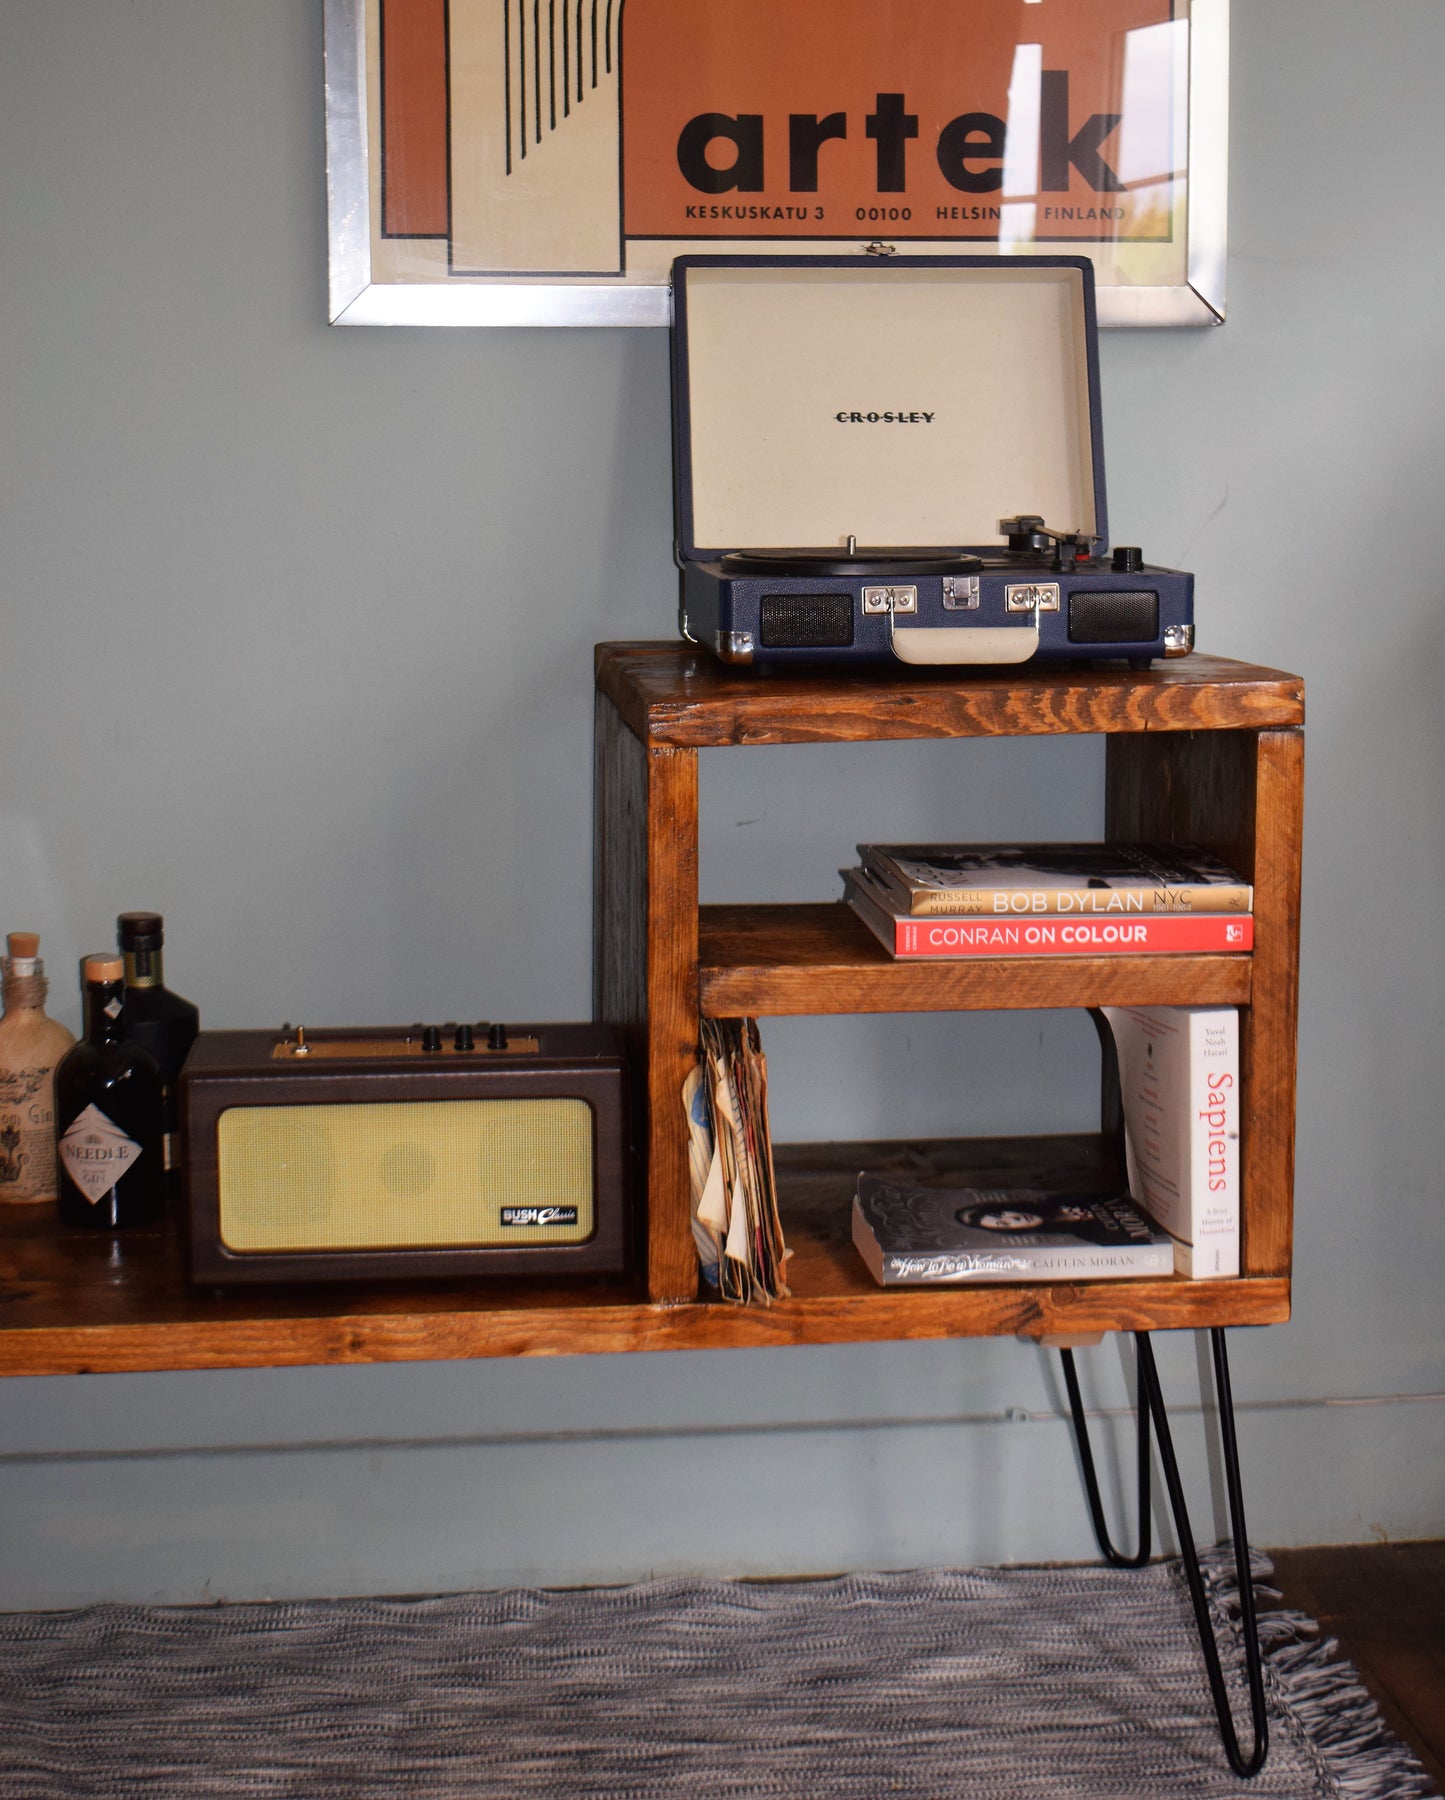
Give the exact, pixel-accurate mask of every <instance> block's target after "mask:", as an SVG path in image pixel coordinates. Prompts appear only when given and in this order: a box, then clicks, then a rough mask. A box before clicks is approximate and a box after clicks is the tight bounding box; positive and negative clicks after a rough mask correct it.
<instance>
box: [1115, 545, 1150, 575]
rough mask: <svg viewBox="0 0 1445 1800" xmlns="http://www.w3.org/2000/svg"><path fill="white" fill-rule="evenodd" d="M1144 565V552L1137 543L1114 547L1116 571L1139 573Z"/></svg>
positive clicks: (1126, 573) (1124, 573)
mask: <svg viewBox="0 0 1445 1800" xmlns="http://www.w3.org/2000/svg"><path fill="white" fill-rule="evenodd" d="M1143 567H1144V552H1143V551H1142V550H1141V549H1140V548H1139V546H1138V545H1137V544H1118V545H1116V546H1115V548H1114V573H1115V574H1116V575H1137V574H1138V573H1139V571H1140V569H1142V568H1143Z"/></svg>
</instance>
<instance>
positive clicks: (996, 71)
mask: <svg viewBox="0 0 1445 1800" xmlns="http://www.w3.org/2000/svg"><path fill="white" fill-rule="evenodd" d="M339 5H340V0H328V6H329V7H331V8H332V9H333V10H335V9H337V8H338V7H339ZM1226 6H1227V0H445V4H443V0H365V16H364V24H363V26H362V27H361V30H362V37H363V41H362V43H361V45H360V54H359V62H360V65H361V70H362V73H361V75H360V89H361V101H360V105H361V109H362V118H361V121H360V123H361V131H360V134H359V135H360V136H361V138H362V139H363V140H364V143H365V169H366V172H365V176H364V182H365V192H366V194H367V196H368V200H369V204H368V208H367V219H368V221H369V223H368V225H367V249H368V254H369V262H368V265H367V274H368V277H369V279H370V281H371V282H373V283H388V282H389V283H398V284H405V283H412V282H419V281H420V282H441V283H444V284H453V283H456V284H461V283H466V282H484V281H493V282H495V281H498V280H506V279H508V278H522V279H524V280H526V279H530V280H534V281H562V282H566V281H569V280H570V281H589V282H593V283H596V282H599V281H601V282H610V283H612V284H615V285H619V286H621V285H626V284H634V285H643V284H665V283H666V281H667V278H668V272H669V270H670V267H671V263H672V260H673V258H674V257H675V256H677V255H679V254H683V253H685V252H687V251H689V250H697V249H731V250H735V251H738V252H742V253H746V252H748V251H751V250H757V251H769V252H774V253H776V252H778V251H784V250H789V249H795V250H797V251H799V252H800V253H807V252H808V251H809V250H812V251H815V252H821V251H824V250H829V249H832V250H836V249H838V248H839V247H847V246H854V247H860V248H861V247H862V246H864V245H867V244H869V243H871V242H873V241H874V240H881V241H883V242H885V243H888V244H893V245H896V246H898V247H899V248H900V249H908V250H910V251H913V252H915V253H923V254H940V255H942V254H948V253H949V252H950V251H957V252H960V253H971V254H977V253H979V252H981V251H982V252H997V253H998V254H1004V255H1007V254H1019V253H1027V252H1028V251H1030V250H1033V249H1039V250H1048V249H1049V248H1057V249H1062V250H1069V251H1084V252H1085V253H1087V254H1088V255H1090V256H1091V257H1092V258H1093V259H1094V262H1095V267H1096V271H1097V273H1098V278H1099V281H1100V283H1101V284H1102V285H1104V286H1107V285H1110V284H1115V285H1125V286H1127V285H1132V286H1136V287H1141V288H1144V287H1152V288H1155V289H1159V288H1166V287H1170V286H1178V285H1180V284H1183V283H1185V282H1186V281H1188V280H1190V279H1192V278H1193V277H1192V274H1191V270H1190V232H1191V229H1192V228H1193V227H1192V219H1191V205H1192V203H1193V200H1194V198H1195V196H1194V194H1193V193H1192V192H1191V171H1190V168H1189V161H1190V143H1191V136H1190V132H1191V117H1190V107H1191V97H1192V91H1193V90H1192V89H1191V80H1192V69H1191V65H1192V61H1193V59H1194V58H1195V55H1196V49H1195V44H1194V42H1193V40H1192V37H1191V33H1192V30H1193V13H1194V11H1196V10H1199V11H1202V10H1203V9H1205V8H1206V7H1208V8H1211V9H1212V10H1213V13H1214V14H1215V15H1217V16H1218V18H1219V19H1220V20H1221V21H1223V19H1224V17H1225V13H1224V9H1225V7H1226ZM328 29H330V28H328ZM1215 37H1216V40H1217V41H1218V42H1220V43H1222V44H1223V45H1224V46H1225V47H1226V48H1227V34H1226V33H1225V32H1224V31H1223V30H1220V31H1217V32H1216V33H1215ZM1216 54H1217V53H1216ZM1220 66H1221V67H1222V63H1221V65H1220ZM1221 116H1222V108H1221ZM1222 182H1223V174H1222V165H1221V169H1220V172H1219V173H1218V175H1217V176H1216V177H1215V178H1214V180H1213V187H1212V189H1211V192H1210V199H1211V206H1212V209H1213V212H1214V213H1215V214H1217V215H1218V216H1219V218H1220V219H1221V221H1222V193H1223V188H1222ZM1221 254H1222V253H1221Z"/></svg>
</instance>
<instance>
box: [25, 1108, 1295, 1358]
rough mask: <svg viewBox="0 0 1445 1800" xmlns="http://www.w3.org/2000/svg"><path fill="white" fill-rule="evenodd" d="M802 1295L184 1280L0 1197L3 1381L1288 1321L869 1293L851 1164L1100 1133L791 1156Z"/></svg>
mask: <svg viewBox="0 0 1445 1800" xmlns="http://www.w3.org/2000/svg"><path fill="white" fill-rule="evenodd" d="M777 1167H778V1181H779V1191H780V1196H781V1208H782V1213H783V1226H784V1234H785V1237H786V1239H787V1242H788V1244H789V1247H790V1248H791V1249H792V1251H793V1256H792V1258H791V1259H790V1262H789V1281H790V1285H791V1286H792V1289H793V1298H792V1299H790V1300H786V1301H782V1302H780V1303H778V1304H777V1305H775V1306H772V1307H746V1308H742V1307H733V1306H728V1305H725V1304H722V1303H720V1302H710V1301H689V1302H682V1303H668V1302H657V1301H653V1300H650V1299H649V1298H648V1296H647V1294H646V1292H645V1289H644V1286H643V1284H642V1282H641V1281H640V1280H638V1281H633V1282H627V1281H620V1280H605V1279H594V1280H583V1279H580V1278H579V1279H577V1280H575V1281H571V1282H566V1283H563V1282H548V1281H545V1280H542V1279H535V1280H525V1281H523V1280H516V1279H513V1280H510V1281H505V1280H485V1279H477V1280H475V1281H471V1282H445V1283H443V1282H436V1283H421V1282H415V1283H371V1284H360V1283H309V1284H300V1285H297V1286H295V1287H268V1288H252V1289H247V1290H235V1291H231V1292H223V1291H220V1290H217V1289H212V1288H199V1287H195V1286H193V1285H192V1284H191V1283H190V1282H189V1281H188V1280H187V1278H186V1275H185V1272H184V1268H183V1262H182V1256H181V1249H180V1244H179V1241H178V1239H177V1238H176V1236H175V1235H174V1234H173V1233H171V1232H169V1231H164V1230H152V1231H139V1232H133V1233H130V1234H127V1235H124V1236H122V1237H120V1238H116V1239H112V1238H110V1237H109V1236H107V1235H105V1234H103V1233H96V1234H91V1233H86V1232H76V1231H71V1230H67V1229H66V1228H64V1227H63V1226H62V1225H61V1224H60V1223H59V1221H58V1220H57V1218H56V1217H55V1216H54V1214H53V1213H52V1212H51V1211H50V1210H49V1209H48V1208H39V1207H4V1208H0V1373H3V1374H7V1375H54V1374H76V1373H99V1372H107V1371H109V1372H116V1371H135V1370H146V1369H208V1368H263V1367H282V1366H294V1365H301V1364H315V1363H364V1362H408V1361H445V1360H451V1359H458V1358H472V1357H486V1356H565V1355H574V1354H583V1353H597V1352H614V1351H641V1350H702V1349H727V1348H747V1347H753V1348H755V1347H759V1346H764V1345H769V1344H779V1345H784V1344H836V1343H852V1342H861V1341H879V1340H887V1339H894V1338H932V1337H978V1336H996V1335H999V1334H1004V1335H1012V1334H1018V1335H1023V1336H1026V1337H1031V1338H1033V1337H1040V1336H1066V1337H1069V1338H1074V1339H1077V1338H1078V1337H1080V1336H1082V1335H1084V1334H1087V1333H1091V1332H1095V1331H1127V1330H1138V1329H1156V1330H1169V1329H1174V1328H1183V1327H1186V1326H1198V1325H1205V1324H1266V1323H1270V1322H1274V1321H1278V1320H1282V1319H1285V1318H1288V1316H1289V1284H1288V1282H1287V1281H1285V1280H1283V1279H1269V1280H1256V1281H1214V1282H1191V1281H1185V1280H1182V1279H1179V1278H1173V1279H1165V1280H1154V1281H1105V1282H1092V1283H1087V1284H1080V1285H1074V1284H1068V1283H1060V1284H1051V1285H1036V1286H1028V1285H1018V1286H1014V1285H1009V1286H998V1287H989V1288H977V1289H973V1290H970V1291H967V1292H960V1291H948V1292H944V1291H941V1290H938V1289H924V1290H900V1289H896V1288H895V1289H884V1288H880V1287H878V1286H877V1285H876V1284H875V1283H874V1281H873V1278H872V1276H871V1275H869V1273H868V1271H867V1269H866V1268H865V1267H864V1265H863V1263H862V1260H861V1259H860V1258H859V1257H858V1255H857V1253H856V1252H855V1251H854V1249H853V1246H852V1243H851V1239H850V1223H849V1207H850V1205H851V1199H852V1192H853V1184H854V1181H855V1180H856V1176H857V1171H858V1170H859V1169H860V1168H863V1167H872V1168H895V1169H900V1170H912V1171H914V1172H915V1173H918V1172H922V1173H927V1172H932V1173H933V1174H934V1175H939V1174H943V1173H945V1172H946V1173H948V1174H950V1175H951V1176H953V1177H956V1178H959V1179H964V1178H967V1179H972V1180H974V1181H977V1182H982V1183H988V1184H1000V1183H1004V1182H1006V1181H1009V1180H1019V1181H1023V1180H1033V1179H1041V1180H1049V1181H1053V1182H1056V1183H1060V1184H1065V1185H1072V1184H1073V1183H1074V1182H1077V1181H1088V1182H1097V1181H1100V1180H1103V1179H1104V1178H1105V1177H1106V1174H1107V1170H1108V1167H1109V1163H1108V1151H1107V1147H1106V1146H1105V1144H1104V1141H1103V1139H1102V1138H1099V1137H1096V1136H1082V1137H1078V1136H1075V1137H1060V1138H1053V1139H1037V1138H1028V1139H992V1138H989V1139H979V1140H973V1141H968V1140H958V1141H957V1142H954V1141H949V1140H939V1141H931V1142H928V1143H923V1144H917V1143H915V1144H907V1145H899V1144H889V1143H862V1144H842V1145H823V1146H797V1147H788V1146H784V1147H782V1148H781V1149H780V1150H779V1151H778V1153H777Z"/></svg>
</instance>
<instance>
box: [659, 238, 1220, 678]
mask: <svg viewBox="0 0 1445 1800" xmlns="http://www.w3.org/2000/svg"><path fill="white" fill-rule="evenodd" d="M672 347H673V432H674V437H673V462H674V475H675V487H676V495H675V498H676V517H677V558H678V562H679V564H680V566H681V570H682V605H681V616H680V626H681V630H682V634H683V636H684V637H686V638H688V639H690V640H691V641H693V642H695V643H700V644H705V645H706V646H707V647H708V648H709V649H710V650H712V651H714V652H715V653H716V654H717V655H718V656H719V657H721V658H722V659H723V660H724V661H725V662H733V663H746V662H760V663H761V662H793V661H799V660H804V659H806V660H811V661H818V660H837V661H858V660H864V661H868V660H871V661H887V660H889V659H891V658H895V657H896V658H897V659H899V660H900V661H902V662H906V663H962V664H982V663H1022V662H1028V661H1030V660H1033V659H1038V660H1041V661H1063V660H1068V661H1072V660H1076V659H1086V660H1101V659H1109V658H1115V659H1118V658H1122V659H1127V660H1128V661H1130V662H1132V663H1136V664H1137V663H1146V662H1148V661H1149V660H1150V659H1152V658H1154V657H1159V656H1182V655H1184V654H1186V653H1187V652H1188V651H1189V650H1190V649H1191V648H1192V647H1193V641H1194V625H1193V617H1194V614H1193V605H1194V577H1193V576H1192V575H1188V574H1185V573H1183V572H1182V571H1180V570H1177V569H1161V568H1157V567H1155V566H1153V565H1152V564H1149V563H1146V562H1145V561H1144V559H1143V557H1142V555H1141V553H1140V551H1139V550H1138V549H1136V548H1134V547H1132V546H1130V547H1120V548H1117V549H1115V550H1114V551H1113V552H1112V554H1109V553H1108V552H1107V551H1106V549H1105V546H1106V544H1107V542H1108V526H1107V520H1106V510H1105V498H1104V463H1103V445H1102V434H1101V429H1100V421H1099V370H1098V338H1097V327H1096V322H1095V317H1094V288H1093V267H1092V265H1091V264H1090V263H1089V262H1088V261H1087V260H1086V259H1084V258H1082V257H1068V256H1041V257H1022V256H1020V257H1007V258H999V257H890V258H887V259H884V258H864V257H859V256H851V257H833V256H826V257H823V256H820V257H740V256H687V257H679V258H678V259H677V261H676V262H675V263H674V265H673V336H672Z"/></svg>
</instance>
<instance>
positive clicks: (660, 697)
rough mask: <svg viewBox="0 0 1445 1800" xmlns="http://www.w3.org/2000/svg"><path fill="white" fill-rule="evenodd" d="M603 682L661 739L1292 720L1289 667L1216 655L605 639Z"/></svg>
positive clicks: (1032, 732) (1190, 726) (1159, 727)
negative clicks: (1037, 658)
mask: <svg viewBox="0 0 1445 1800" xmlns="http://www.w3.org/2000/svg"><path fill="white" fill-rule="evenodd" d="M596 676H597V685H598V687H599V688H601V690H602V691H603V692H604V693H606V694H607V695H608V697H609V698H610V699H611V700H612V702H613V704H614V705H615V706H616V707H617V709H618V711H619V712H620V713H621V714H622V717H623V718H624V719H625V720H626V722H627V724H628V726H629V728H630V729H631V730H632V731H634V732H635V733H636V734H637V735H638V736H639V737H643V738H649V739H650V740H651V741H652V742H653V743H655V744H675V745H689V746H692V747H694V748H705V747H708V746H714V745H722V744H799V743H816V742H830V743H847V742H857V741H862V740H874V739H876V740H882V739H899V738H927V737H946V738H951V737H998V736H1009V737H1017V736H1039V735H1041V734H1050V735H1051V734H1056V733H1070V732H1074V733H1077V732H1096V731H1097V732H1114V731H1123V732H1143V731H1194V730H1216V731H1217V730H1226V729H1229V728H1230V727H1236V728H1239V727H1242V728H1245V729H1249V730H1258V729H1262V728H1264V727H1267V726H1282V725H1299V724H1301V723H1302V722H1303V719H1304V692H1303V686H1302V684H1301V682H1300V680H1299V677H1298V676H1296V675H1287V674H1285V673H1283V672H1282V671H1280V670H1278V669H1263V668H1257V667H1255V666H1254V665H1253V664H1250V663H1241V662H1233V661H1230V660H1229V659H1227V658H1224V657H1215V656H1185V657H1180V658H1179V659H1178V660H1176V661H1172V662H1165V663H1160V664H1158V665H1156V666H1154V667H1151V668H1149V669H1147V670H1142V671H1140V670H1133V669H1126V668H1117V667H1100V666H1099V665H1097V664H1095V665H1091V666H1089V667H1087V668H1078V667H1065V668H1040V669H1037V670H1020V669H1017V668H1013V669H1000V670H973V671H969V672H968V673H965V674H960V673H959V671H958V670H957V669H948V670H924V671H920V670H918V669H907V668H905V667H904V666H903V665H901V664H899V665H898V666H897V667H894V666H893V665H890V664H870V665H867V666H866V667H857V666H849V667H847V668H837V667H831V666H830V668H829V669H828V671H827V673H826V675H824V676H822V677H820V676H819V675H818V673H817V672H816V671H815V670H806V669H805V670H793V669H778V668H775V667H767V668H757V669H753V668H741V669H731V668H728V667H726V666H725V665H724V664H722V663H719V662H717V661H716V660H715V659H714V658H713V657H711V656H709V655H708V654H707V653H706V652H705V651H701V650H693V649H690V648H689V647H688V646H687V645H686V644H676V643H673V644H657V643H631V644H599V645H598V646H597V650H596Z"/></svg>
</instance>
